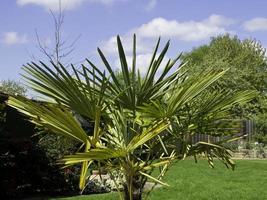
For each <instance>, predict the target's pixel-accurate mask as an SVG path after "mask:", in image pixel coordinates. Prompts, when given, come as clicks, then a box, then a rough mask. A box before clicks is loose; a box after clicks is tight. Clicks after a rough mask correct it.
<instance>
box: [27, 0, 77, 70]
mask: <svg viewBox="0 0 267 200" xmlns="http://www.w3.org/2000/svg"><path fill="white" fill-rule="evenodd" d="M50 15H51V17H52V19H53V25H54V33H53V37H52V38H51V41H50V42H49V43H48V42H46V40H42V39H41V38H40V34H39V33H38V30H37V29H36V30H35V35H36V41H37V48H38V49H39V51H40V52H41V53H42V54H43V55H44V56H45V57H46V58H47V59H48V61H50V62H51V61H52V62H54V63H55V64H56V65H57V66H58V65H59V63H62V64H64V65H66V66H67V64H68V63H70V61H71V60H72V58H71V54H72V53H73V52H74V50H75V44H76V42H77V41H78V40H79V38H80V36H81V35H78V36H77V37H76V38H74V39H73V40H68V39H65V37H64V36H63V25H64V22H65V12H64V9H62V4H61V0H58V11H52V10H50ZM32 57H33V59H34V60H36V58H35V56H34V55H32ZM38 60H40V59H38Z"/></svg>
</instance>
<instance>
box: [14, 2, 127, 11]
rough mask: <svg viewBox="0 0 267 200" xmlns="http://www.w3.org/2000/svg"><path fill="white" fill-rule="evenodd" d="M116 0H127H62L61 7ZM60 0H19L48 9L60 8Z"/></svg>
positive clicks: (66, 7)
mask: <svg viewBox="0 0 267 200" xmlns="http://www.w3.org/2000/svg"><path fill="white" fill-rule="evenodd" d="M115 1H126V0H61V8H62V9H64V10H72V9H75V8H77V7H79V6H80V5H81V4H82V3H84V2H91V3H101V4H104V5H109V4H112V3H114V2H115ZM59 2H60V1H59V0H17V4H18V5H19V6H24V5H28V4H35V5H38V6H42V7H44V8H46V9H51V10H53V11H57V10H59Z"/></svg>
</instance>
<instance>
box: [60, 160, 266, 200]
mask: <svg viewBox="0 0 267 200" xmlns="http://www.w3.org/2000/svg"><path fill="white" fill-rule="evenodd" d="M236 164H237V167H236V170H235V171H231V170H227V169H226V168H225V167H224V166H223V165H222V164H220V163H219V162H216V163H215V169H211V168H210V167H209V166H208V164H207V162H206V161H204V160H202V161H199V162H198V163H197V164H195V163H194V161H193V160H185V161H180V162H179V163H177V164H175V166H173V167H172V169H171V170H170V171H169V172H168V173H167V175H166V177H165V181H166V182H167V183H168V184H169V185H171V187H168V188H165V187H164V188H160V189H156V190H154V192H152V194H151V196H150V198H149V199H150V200H164V199H168V200H176V199H182V200H209V199H211V200H265V199H266V200H267V160H237V161H236ZM67 199H68V200H86V199H88V200H104V199H110V200H117V199H118V194H116V193H109V194H103V195H89V196H76V197H71V198H64V200H67Z"/></svg>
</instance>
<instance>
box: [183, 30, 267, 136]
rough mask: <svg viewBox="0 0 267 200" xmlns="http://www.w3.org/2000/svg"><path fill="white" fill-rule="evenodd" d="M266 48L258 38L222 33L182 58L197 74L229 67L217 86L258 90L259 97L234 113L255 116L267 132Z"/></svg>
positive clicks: (240, 89)
mask: <svg viewBox="0 0 267 200" xmlns="http://www.w3.org/2000/svg"><path fill="white" fill-rule="evenodd" d="M265 52H266V49H265V48H264V47H263V46H262V45H261V44H260V43H259V42H257V41H255V40H249V39H245V40H240V39H238V37H237V36H234V37H232V36H230V35H223V36H218V37H215V38H212V39H211V42H210V43H209V44H207V45H202V46H200V47H198V48H195V49H193V50H192V51H191V52H188V53H186V54H184V55H183V57H182V60H183V61H184V62H186V61H187V62H188V65H187V66H186V67H185V69H186V70H187V73H188V74H190V75H193V76H198V75H199V74H200V73H202V72H203V71H205V70H210V69H213V70H223V69H227V68H229V70H228V72H227V73H226V74H225V76H224V77H222V78H221V79H220V80H219V81H218V82H217V83H216V86H214V88H212V89H210V91H213V90H214V89H218V88H223V89H226V88H229V89H231V90H232V91H234V92H236V91H242V90H246V89H255V90H257V91H258V95H257V97H256V98H255V99H254V100H253V101H252V102H251V103H250V104H247V105H245V106H243V107H240V106H235V107H233V109H232V114H233V115H234V116H242V117H253V118H254V121H255V123H256V124H255V126H256V127H257V131H258V133H260V134H263V135H266V134H267V133H266V129H265V128H263V127H266V125H264V126H263V122H265V123H266V124H267V118H266V114H264V113H266V112H267V103H266V95H267V60H266V56H265ZM257 123H259V124H257Z"/></svg>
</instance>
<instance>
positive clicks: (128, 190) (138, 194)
mask: <svg viewBox="0 0 267 200" xmlns="http://www.w3.org/2000/svg"><path fill="white" fill-rule="evenodd" d="M141 199H142V186H141V181H140V179H139V177H132V178H130V179H128V180H127V184H125V185H124V200H141Z"/></svg>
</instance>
